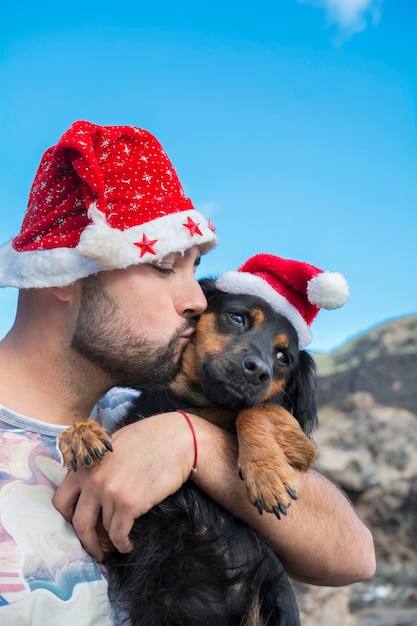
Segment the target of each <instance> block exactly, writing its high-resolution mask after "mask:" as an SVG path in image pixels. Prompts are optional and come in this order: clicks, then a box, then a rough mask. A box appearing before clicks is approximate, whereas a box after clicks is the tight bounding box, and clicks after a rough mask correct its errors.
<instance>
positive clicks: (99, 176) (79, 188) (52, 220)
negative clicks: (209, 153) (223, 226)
mask: <svg viewBox="0 0 417 626" xmlns="http://www.w3.org/2000/svg"><path fill="white" fill-rule="evenodd" d="M216 243H217V238H216V236H215V234H214V227H213V226H212V224H211V222H210V220H208V221H207V220H206V219H205V218H204V217H203V216H202V215H201V214H200V213H198V212H197V211H196V210H195V208H194V206H193V204H192V202H191V200H190V199H189V198H186V197H185V195H184V191H183V189H182V186H181V183H180V181H179V178H178V176H177V174H176V172H175V170H174V168H173V166H172V163H171V161H170V160H169V158H168V156H167V154H166V153H165V151H164V149H163V147H162V146H161V144H160V143H159V142H158V140H157V139H156V138H155V137H154V136H153V135H151V134H150V133H149V132H147V131H146V130H143V129H141V128H136V127H132V126H97V125H96V124H92V123H90V122H85V121H78V122H75V123H74V124H72V126H71V127H70V128H69V129H68V130H67V131H66V132H65V133H64V135H63V136H62V137H61V139H60V140H59V141H58V143H57V144H56V145H55V146H52V147H51V148H49V149H48V150H47V151H46V152H45V154H44V155H43V158H42V161H41V163H40V166H39V169H38V171H37V174H36V176H35V179H34V182H33V185H32V189H31V192H30V196H29V203H28V208H27V211H26V214H25V216H24V219H23V224H22V228H21V231H20V234H19V235H18V236H17V237H15V238H14V239H13V240H11V241H10V242H8V243H7V244H5V245H3V246H2V247H1V248H0V286H12V287H22V288H30V287H53V286H64V285H68V284H70V283H71V282H73V281H74V280H77V279H78V278H83V277H85V276H88V275H89V274H93V273H96V272H99V271H102V270H109V269H115V268H119V269H120V268H125V267H128V266H129V265H135V264H138V263H149V262H155V261H158V260H160V259H162V258H163V257H164V256H166V255H167V254H171V253H174V252H183V251H185V250H187V249H188V248H190V247H191V246H194V245H198V246H199V247H200V249H201V252H202V254H204V253H205V252H207V251H208V250H209V249H211V248H212V247H213V246H215V245H216Z"/></svg>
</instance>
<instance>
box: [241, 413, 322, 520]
mask: <svg viewBox="0 0 417 626" xmlns="http://www.w3.org/2000/svg"><path fill="white" fill-rule="evenodd" d="M236 433H237V439H238V444H239V453H238V467H239V472H240V474H241V476H242V478H243V479H244V480H245V483H246V488H247V492H248V497H249V500H250V501H251V502H252V503H253V504H254V505H255V506H256V507H257V508H258V510H259V512H262V510H265V511H269V512H273V513H275V514H276V515H277V517H280V513H284V514H285V513H286V509H287V508H288V506H289V505H290V504H291V502H292V500H294V499H296V497H297V496H296V492H297V488H298V481H297V470H298V471H306V470H307V469H308V468H309V466H310V465H311V463H312V462H313V461H314V458H315V455H316V449H315V447H314V445H313V444H312V442H311V441H310V440H309V439H308V437H307V436H306V435H305V433H304V432H303V431H302V429H301V427H300V425H299V424H298V422H297V420H296V419H295V418H294V417H293V416H292V415H290V414H289V413H288V411H286V410H285V409H283V408H282V407H279V406H275V405H262V406H260V407H255V408H251V409H245V410H244V411H241V412H240V413H239V415H238V418H237V420H236Z"/></svg>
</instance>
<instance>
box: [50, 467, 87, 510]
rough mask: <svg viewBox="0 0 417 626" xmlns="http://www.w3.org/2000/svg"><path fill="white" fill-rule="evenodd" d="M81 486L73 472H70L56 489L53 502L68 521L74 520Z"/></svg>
mask: <svg viewBox="0 0 417 626" xmlns="http://www.w3.org/2000/svg"><path fill="white" fill-rule="evenodd" d="M80 492H81V488H80V485H79V483H78V481H77V479H76V477H75V475H74V473H73V472H69V474H67V476H66V477H65V478H64V480H63V481H62V483H61V485H59V486H58V488H57V490H56V491H55V493H54V495H53V498H52V503H53V505H54V506H55V508H56V509H57V510H58V511H59V512H60V513H61V515H62V516H63V517H65V519H66V520H67V522H72V518H73V515H74V511H75V507H76V505H77V502H78V498H79V496H80Z"/></svg>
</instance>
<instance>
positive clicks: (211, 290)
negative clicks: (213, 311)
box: [198, 278, 221, 302]
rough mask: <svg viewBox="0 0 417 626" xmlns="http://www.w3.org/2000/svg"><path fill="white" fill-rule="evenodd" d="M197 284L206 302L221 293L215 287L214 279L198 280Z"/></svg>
mask: <svg viewBox="0 0 417 626" xmlns="http://www.w3.org/2000/svg"><path fill="white" fill-rule="evenodd" d="M198 282H199V283H200V287H201V289H202V290H203V292H204V295H205V296H206V298H207V301H208V302H209V301H210V298H212V297H213V296H215V295H217V294H218V293H221V292H220V290H219V289H217V287H216V281H215V279H214V278H200V280H199V281H198Z"/></svg>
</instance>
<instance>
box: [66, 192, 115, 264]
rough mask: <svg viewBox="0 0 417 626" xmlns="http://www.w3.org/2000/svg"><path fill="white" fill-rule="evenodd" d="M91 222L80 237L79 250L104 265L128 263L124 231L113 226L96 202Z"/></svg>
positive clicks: (92, 210)
mask: <svg viewBox="0 0 417 626" xmlns="http://www.w3.org/2000/svg"><path fill="white" fill-rule="evenodd" d="M88 216H89V218H90V219H91V221H92V223H91V224H89V225H88V226H87V227H86V228H85V230H84V232H83V233H82V235H81V237H80V241H79V243H78V246H77V248H78V251H79V252H80V254H82V255H83V256H85V257H86V258H87V259H91V260H93V261H96V263H100V264H101V265H103V267H108V268H111V267H123V265H126V264H127V263H125V257H126V250H125V248H126V243H125V240H124V236H123V233H122V232H121V231H120V230H118V229H117V228H111V227H110V226H109V224H108V223H107V221H106V216H105V215H104V213H102V212H101V211H99V209H97V206H96V203H95V202H93V204H91V205H90V208H89V210H88Z"/></svg>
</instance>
